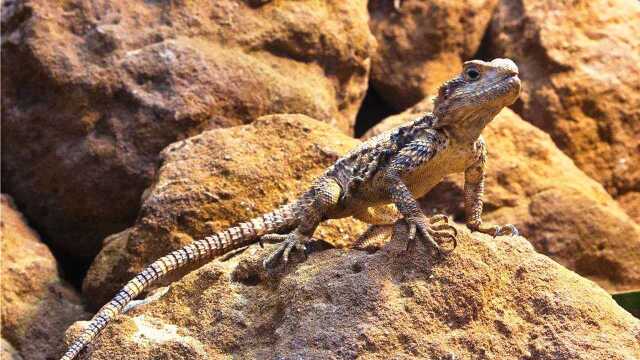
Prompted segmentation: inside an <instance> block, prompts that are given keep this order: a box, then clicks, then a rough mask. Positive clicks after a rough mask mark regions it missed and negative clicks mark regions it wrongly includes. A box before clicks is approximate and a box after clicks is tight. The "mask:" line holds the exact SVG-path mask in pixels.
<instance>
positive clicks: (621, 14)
mask: <svg viewBox="0 0 640 360" xmlns="http://www.w3.org/2000/svg"><path fill="white" fill-rule="evenodd" d="M639 33H640V2H638V1H626V0H578V1H556V0H522V1H501V2H500V5H499V6H498V8H497V11H496V12H495V15H494V18H493V20H492V25H491V31H490V34H489V35H488V41H487V48H486V49H484V51H485V52H486V53H487V54H488V55H489V56H499V57H505V56H506V57H509V58H511V59H513V60H514V61H515V62H516V63H517V64H518V66H519V68H520V74H521V78H522V83H523V93H522V96H521V101H520V102H518V103H516V104H515V106H514V107H513V108H514V110H515V111H516V112H517V113H518V114H520V115H521V116H522V117H523V118H524V119H525V120H527V121H529V122H531V123H533V124H534V125H536V126H538V127H540V128H541V129H543V130H544V131H546V132H547V133H549V134H550V135H551V137H552V138H553V140H554V141H555V143H556V144H557V145H558V147H559V148H560V149H562V151H564V152H565V153H567V154H568V155H569V156H570V157H571V158H572V159H573V160H574V161H575V163H576V165H577V166H578V167H579V168H581V169H582V170H583V171H584V172H586V173H587V174H588V175H589V176H591V177H593V178H594V179H596V180H598V181H599V182H600V183H602V184H603V185H604V187H605V188H606V189H607V191H608V192H609V193H610V194H612V195H613V196H614V197H616V198H617V197H624V198H625V199H624V201H622V202H621V204H622V205H623V206H624V207H625V208H626V209H628V210H629V213H630V214H634V213H635V214H637V211H638V210H637V209H638V208H640V197H639V196H638V195H635V196H631V195H628V194H629V193H638V192H640V165H639V164H640V136H639V134H640V110H639V109H640V67H639V66H638V64H640V36H638V34H639ZM635 218H636V219H639V218H638V215H635Z"/></svg>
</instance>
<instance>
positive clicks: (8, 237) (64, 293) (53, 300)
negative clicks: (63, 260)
mask: <svg viewBox="0 0 640 360" xmlns="http://www.w3.org/2000/svg"><path fill="white" fill-rule="evenodd" d="M0 201H1V204H0V205H1V207H2V208H1V212H2V220H1V221H0V231H1V233H2V236H1V240H0V241H1V242H2V244H1V246H2V249H1V251H2V261H0V263H1V267H0V268H1V269H2V272H1V275H2V285H1V286H2V295H1V298H2V338H3V341H2V359H15V360H17V359H38V360H40V359H49V358H53V357H55V356H56V355H59V352H60V351H61V350H62V349H61V347H62V345H63V344H62V339H63V333H64V330H65V329H66V328H67V327H68V326H69V325H71V324H72V323H73V322H74V321H77V320H80V319H84V318H86V317H87V316H88V314H86V313H85V312H84V311H83V310H82V307H81V306H80V300H79V297H78V295H77V294H76V292H75V291H74V290H73V289H71V288H70V287H68V286H67V285H66V284H64V283H63V282H62V280H60V277H59V275H58V270H57V265H56V260H55V259H54V258H53V255H52V254H51V252H50V251H49V249H48V248H47V247H46V246H45V245H44V244H43V243H42V242H40V239H39V238H38V235H37V234H36V233H35V232H34V231H33V230H32V229H31V228H29V227H28V226H27V224H26V223H25V222H24V219H23V218H22V215H21V214H20V213H19V212H18V211H17V210H16V209H15V207H14V205H13V203H12V201H11V198H9V197H8V196H7V195H2V196H1V200H0ZM6 345H9V346H6ZM18 355H21V357H18Z"/></svg>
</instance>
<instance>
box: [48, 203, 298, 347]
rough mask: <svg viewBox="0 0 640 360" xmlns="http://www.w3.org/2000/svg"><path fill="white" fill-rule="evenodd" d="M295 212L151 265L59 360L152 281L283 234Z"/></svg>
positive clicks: (270, 216)
mask: <svg viewBox="0 0 640 360" xmlns="http://www.w3.org/2000/svg"><path fill="white" fill-rule="evenodd" d="M295 208H296V204H295V203H294V204H290V205H285V206H282V207H280V208H278V209H276V210H274V211H272V212H269V213H266V214H264V215H262V216H259V217H256V218H253V219H251V220H249V221H247V222H243V223H240V224H238V225H236V226H233V227H230V228H228V229H226V230H224V231H221V232H218V233H215V234H213V235H211V236H207V237H206V238H204V239H202V240H198V241H194V242H193V243H191V244H189V245H187V246H185V247H183V248H181V249H178V250H175V251H172V252H171V253H169V254H168V255H165V256H163V257H161V258H160V259H158V260H156V261H154V262H153V263H152V264H151V265H149V266H147V267H146V268H145V269H144V270H143V271H142V272H140V273H139V274H138V275H136V276H135V277H134V278H133V279H131V280H130V281H129V282H128V283H127V284H126V285H125V286H124V287H123V288H122V290H120V291H119V292H118V293H117V294H116V296H115V297H114V298H113V299H112V300H111V301H109V302H108V303H107V304H105V305H104V306H103V307H102V308H101V309H100V311H98V313H97V314H96V315H95V316H94V317H93V318H92V319H91V321H90V323H89V325H88V326H87V328H86V329H85V330H84V331H83V332H82V334H81V335H80V337H78V338H77V339H76V340H75V341H74V342H73V344H71V346H70V347H69V348H68V349H67V351H66V352H65V353H64V355H63V356H62V358H61V359H60V360H72V359H73V358H75V357H76V355H78V353H80V351H81V350H82V349H83V348H84V347H85V346H87V345H88V344H89V343H90V342H91V341H92V340H93V339H95V338H96V336H98V334H99V333H100V331H102V329H104V328H105V326H107V324H108V323H109V322H110V321H111V320H112V319H113V318H114V317H116V315H118V314H120V313H121V312H122V309H124V308H125V306H127V304H128V303H129V302H130V301H131V300H133V299H135V298H136V296H138V295H139V294H140V293H141V292H142V291H143V290H144V289H146V288H147V287H148V286H149V285H150V284H151V283H153V282H154V281H156V280H158V279H161V278H162V277H164V276H165V275H167V274H169V273H170V272H171V271H173V270H175V269H178V268H181V267H183V266H184V265H187V264H191V263H194V262H196V261H198V260H201V259H205V258H211V257H214V256H219V255H222V254H224V253H226V252H228V251H230V250H233V249H236V248H239V247H241V246H244V245H247V244H250V243H252V242H254V241H255V240H256V239H258V238H259V237H261V236H263V235H265V234H269V233H273V232H278V231H283V230H286V229H287V228H289V227H293V226H295V225H296V221H297V220H296V219H297V218H296V216H295Z"/></svg>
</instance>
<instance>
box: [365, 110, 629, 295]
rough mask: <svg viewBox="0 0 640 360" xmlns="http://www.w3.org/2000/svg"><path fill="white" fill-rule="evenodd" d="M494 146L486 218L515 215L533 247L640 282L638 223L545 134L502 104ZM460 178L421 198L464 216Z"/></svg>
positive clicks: (592, 273)
mask: <svg viewBox="0 0 640 360" xmlns="http://www.w3.org/2000/svg"><path fill="white" fill-rule="evenodd" d="M431 105H432V103H431V100H430V99H425V100H424V101H422V102H420V103H419V104H418V105H416V107H415V108H413V109H409V110H407V111H406V112H404V113H402V114H399V115H396V116H393V117H389V118H388V119H387V120H385V121H384V122H382V123H381V124H379V125H378V126H377V127H375V128H373V129H371V130H370V132H369V133H368V134H367V135H366V136H371V135H372V134H375V133H379V132H381V131H383V130H384V129H387V128H390V127H394V126H397V125H399V124H401V123H403V122H405V121H408V120H410V119H412V118H415V117H416V116H418V114H419V113H420V112H421V111H422V112H423V111H427V110H429V109H430V107H431ZM483 136H484V137H485V140H486V142H487V146H488V149H489V162H488V168H487V181H486V187H485V197H484V198H485V206H484V209H485V212H484V215H483V218H484V219H485V221H492V222H497V223H513V224H515V225H516V226H517V227H518V229H519V230H520V232H521V233H522V234H523V235H524V236H525V237H527V239H528V240H529V241H531V242H532V243H533V245H534V246H535V248H536V249H537V250H538V251H540V252H542V253H544V254H547V255H549V256H551V257H552V258H553V259H554V260H556V261H558V262H560V263H561V264H563V265H565V266H567V267H569V268H571V269H573V270H575V271H577V272H578V273H580V274H582V275H584V276H587V277H589V278H591V279H592V280H594V281H596V282H597V283H598V284H600V285H601V286H603V287H604V288H606V289H608V290H623V289H633V288H638V287H640V273H639V272H638V271H637V269H638V268H639V267H640V226H639V225H638V224H637V223H635V222H634V221H633V220H632V219H631V218H630V217H629V216H628V215H627V214H626V213H625V212H624V210H622V209H621V208H620V206H619V205H618V204H617V202H616V201H615V200H614V199H612V198H611V196H610V195H609V194H608V193H607V192H606V191H605V190H604V189H603V188H602V186H601V185H600V184H598V183H597V182H596V181H594V180H593V179H591V178H590V177H588V176H587V175H586V174H584V173H583V172H582V171H581V170H580V169H578V168H577V167H576V166H575V165H574V164H573V162H572V161H571V159H569V158H568V157H567V156H566V155H564V154H563V153H562V152H561V151H560V150H559V149H558V148H557V147H556V146H555V145H554V144H553V141H552V140H551V139H550V138H549V136H548V135H547V134H545V133H544V132H542V131H540V130H539V129H537V128H535V127H534V126H532V125H530V124H528V123H527V122H525V121H523V120H522V119H521V118H520V117H519V116H518V115H516V114H515V113H513V112H512V111H511V110H509V109H505V110H503V111H502V112H501V113H500V114H499V115H498V116H497V117H496V119H495V120H494V121H493V122H491V123H490V124H489V126H488V127H487V129H485V131H484V133H483ZM462 184H463V178H462V176H461V175H458V176H450V177H449V178H447V180H446V181H444V182H443V183H441V184H440V185H438V186H437V187H436V188H435V189H434V190H433V191H431V193H430V194H428V195H427V196H426V197H425V198H424V199H423V200H422V204H423V206H424V207H425V209H426V210H427V211H445V212H447V213H449V214H454V215H455V216H456V218H457V219H458V220H460V221H462V220H463V219H464V215H463V214H464V208H463V197H462Z"/></svg>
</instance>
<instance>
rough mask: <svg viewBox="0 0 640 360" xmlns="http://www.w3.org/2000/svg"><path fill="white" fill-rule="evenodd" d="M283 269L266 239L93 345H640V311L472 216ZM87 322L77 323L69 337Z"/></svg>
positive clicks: (525, 353)
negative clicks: (446, 232) (273, 266)
mask: <svg viewBox="0 0 640 360" xmlns="http://www.w3.org/2000/svg"><path fill="white" fill-rule="evenodd" d="M401 230H402V231H398V232H397V233H396V235H395V237H394V239H393V240H392V241H391V242H390V243H388V244H387V245H386V246H384V247H383V248H382V249H381V250H380V251H378V252H375V253H367V252H364V251H358V250H338V249H331V250H327V251H323V252H319V253H314V254H311V256H310V258H309V259H308V260H307V261H306V262H304V263H302V264H299V265H297V266H290V267H289V268H288V270H287V272H286V273H284V274H280V275H279V276H272V277H270V276H268V275H267V274H265V272H264V270H263V268H262V266H261V259H262V257H263V256H265V255H266V254H267V253H268V252H269V251H272V250H273V249H274V247H275V246H274V245H269V246H268V247H267V248H266V249H260V248H259V247H258V246H256V245H254V246H252V247H251V248H249V249H248V250H247V251H245V252H244V253H242V254H239V255H237V256H235V257H232V258H231V259H228V260H226V261H219V260H214V261H212V262H211V263H209V264H206V265H205V266H203V267H202V268H200V269H198V270H196V271H194V272H192V273H190V274H188V275H187V276H185V277H184V278H183V279H182V280H180V281H178V282H176V283H174V284H172V285H171V286H170V287H169V289H168V291H167V292H166V293H165V294H164V296H162V297H160V299H159V300H157V301H154V302H150V303H148V304H146V305H143V306H140V307H137V308H134V309H133V310H132V311H130V312H128V313H127V314H125V315H119V316H118V317H117V318H116V320H115V321H113V322H112V323H111V324H109V325H108V326H107V327H106V329H105V330H103V332H102V334H101V335H100V336H99V337H98V338H97V339H96V340H95V341H94V343H93V344H92V345H90V346H89V349H88V351H87V352H85V353H84V354H83V355H82V356H80V359H93V360H111V359H114V358H116V359H153V358H160V357H162V358H167V359H187V358H188V359H211V358H226V357H233V358H240V359H271V358H277V359H354V358H362V359H411V358H423V359H476V358H478V359H505V358H508V359H620V360H623V359H637V358H639V357H640V320H638V319H636V318H634V317H633V316H632V315H631V314H629V313H628V312H626V311H625V310H624V309H622V308H621V307H619V306H618V305H617V304H616V303H615V302H614V301H613V300H612V298H611V297H610V296H609V294H607V293H606V292H605V291H604V290H602V289H601V288H600V287H598V286H597V285H596V284H594V283H593V282H591V281H589V280H587V279H585V278H582V277H580V276H578V275H577V274H575V273H574V272H572V271H570V270H567V269H566V268H564V267H563V266H561V265H559V264H558V263H556V262H554V261H553V260H551V259H549V258H548V257H546V256H544V255H540V254H538V253H536V252H535V251H534V250H533V247H532V246H531V245H530V244H529V242H527V241H526V239H524V238H521V237H498V238H495V239H494V238H491V237H490V236H487V235H483V234H479V233H474V234H473V235H471V234H470V233H469V232H468V231H467V230H466V229H464V228H463V227H458V230H459V231H460V234H461V235H460V243H459V246H458V248H457V249H456V250H455V251H454V252H453V253H451V254H450V255H448V256H440V255H435V254H434V253H433V252H432V251H430V250H425V248H424V247H423V246H422V245H417V246H416V252H413V253H409V254H407V253H406V250H405V248H406V240H407V239H406V236H405V234H406V229H401ZM84 325H86V323H83V322H79V323H76V324H75V325H74V326H73V327H72V328H71V329H70V330H69V331H68V332H67V335H68V337H67V338H68V339H69V340H70V339H71V338H72V337H73V336H74V335H77V334H78V332H79V331H80V330H81V329H82V327H83V326H84Z"/></svg>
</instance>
